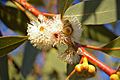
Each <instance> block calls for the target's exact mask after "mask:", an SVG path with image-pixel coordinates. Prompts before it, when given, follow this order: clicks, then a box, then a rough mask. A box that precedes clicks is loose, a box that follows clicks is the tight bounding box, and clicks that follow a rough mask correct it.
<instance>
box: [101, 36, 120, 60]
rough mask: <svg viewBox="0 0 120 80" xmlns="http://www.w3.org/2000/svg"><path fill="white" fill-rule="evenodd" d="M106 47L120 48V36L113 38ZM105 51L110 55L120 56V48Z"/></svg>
mask: <svg viewBox="0 0 120 80" xmlns="http://www.w3.org/2000/svg"><path fill="white" fill-rule="evenodd" d="M104 47H106V48H119V49H120V36H119V37H117V38H116V39H114V40H112V41H111V42H109V43H108V44H106V45H105V46H104ZM104 47H103V48H104ZM103 52H105V53H107V54H108V55H111V56H114V57H118V58H120V50H105V51H103Z"/></svg>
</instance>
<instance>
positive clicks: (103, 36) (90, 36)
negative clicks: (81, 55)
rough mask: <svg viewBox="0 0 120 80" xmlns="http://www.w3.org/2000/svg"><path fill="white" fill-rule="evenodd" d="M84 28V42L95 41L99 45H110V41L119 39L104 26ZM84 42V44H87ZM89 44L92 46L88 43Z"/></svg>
mask: <svg viewBox="0 0 120 80" xmlns="http://www.w3.org/2000/svg"><path fill="white" fill-rule="evenodd" d="M82 27H83V34H82V37H81V38H83V40H84V41H85V40H93V41H96V42H99V43H103V44H104V43H108V42H109V41H111V40H113V39H115V38H117V35H115V34H114V33H113V32H111V31H110V30H108V29H107V28H106V27H104V25H87V26H84V25H83V26H82ZM84 41H83V43H85V42H84ZM87 44H91V43H90V42H88V43H87Z"/></svg>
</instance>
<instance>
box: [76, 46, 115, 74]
mask: <svg viewBox="0 0 120 80" xmlns="http://www.w3.org/2000/svg"><path fill="white" fill-rule="evenodd" d="M78 54H80V55H83V56H86V57H87V59H88V60H89V61H90V62H91V63H93V64H94V65H96V66H98V67H99V68H100V69H101V70H103V71H104V72H105V73H106V74H108V75H109V76H110V75H112V74H114V73H116V70H113V69H112V68H110V67H109V66H107V65H105V64H103V63H102V62H101V61H100V60H98V59H97V58H95V57H94V56H92V54H90V53H89V52H87V51H86V50H85V49H84V48H83V47H82V46H80V45H78Z"/></svg>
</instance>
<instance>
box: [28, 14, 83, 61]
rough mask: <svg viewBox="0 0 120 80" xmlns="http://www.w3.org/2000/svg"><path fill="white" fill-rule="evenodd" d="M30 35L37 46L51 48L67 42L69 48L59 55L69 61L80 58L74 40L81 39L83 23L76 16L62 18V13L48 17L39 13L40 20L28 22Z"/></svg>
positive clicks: (31, 40) (30, 38)
mask: <svg viewBox="0 0 120 80" xmlns="http://www.w3.org/2000/svg"><path fill="white" fill-rule="evenodd" d="M27 32H28V36H29V38H28V39H29V40H30V42H31V43H32V44H33V45H34V46H35V47H37V48H44V49H50V48H51V47H54V46H56V45H58V44H61V43H62V44H65V45H66V44H67V45H68V48H67V49H66V50H65V51H64V52H63V53H60V52H59V50H58V53H60V54H59V57H60V58H62V59H64V61H67V62H68V63H74V62H76V59H77V60H79V58H78V55H77V54H76V50H75V49H74V42H79V41H80V35H81V24H80V23H79V21H78V19H77V18H76V17H74V18H73V17H66V18H64V19H63V20H61V16H60V15H55V16H54V17H50V18H47V17H45V16H43V15H39V17H38V20H34V21H31V22H30V23H29V24H28V30H27Z"/></svg>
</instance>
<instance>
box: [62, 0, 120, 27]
mask: <svg viewBox="0 0 120 80" xmlns="http://www.w3.org/2000/svg"><path fill="white" fill-rule="evenodd" d="M116 5H117V3H116V0H88V1H84V2H80V3H78V4H76V5H73V6H71V7H69V8H68V9H67V10H66V12H65V15H64V17H74V16H76V17H77V18H78V19H79V21H80V22H81V23H82V24H84V25H89V24H94V25H96V24H105V23H110V22H115V21H116V20H118V19H120V18H119V16H120V15H119V7H120V6H119V5H118V6H119V7H117V8H118V9H117V8H116Z"/></svg>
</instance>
